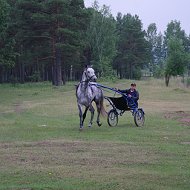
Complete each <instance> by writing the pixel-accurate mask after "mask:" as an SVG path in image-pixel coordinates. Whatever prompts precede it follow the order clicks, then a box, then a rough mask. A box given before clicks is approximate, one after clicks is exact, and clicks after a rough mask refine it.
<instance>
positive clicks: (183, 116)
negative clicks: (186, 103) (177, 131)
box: [164, 111, 190, 126]
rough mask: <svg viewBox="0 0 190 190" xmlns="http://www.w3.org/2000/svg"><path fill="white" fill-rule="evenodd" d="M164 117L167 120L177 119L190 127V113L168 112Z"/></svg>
mask: <svg viewBox="0 0 190 190" xmlns="http://www.w3.org/2000/svg"><path fill="white" fill-rule="evenodd" d="M164 117H165V118H166V119H175V120H177V121H179V122H180V123H182V124H184V125H186V126H190V112H185V111H175V112H167V113H165V114H164Z"/></svg>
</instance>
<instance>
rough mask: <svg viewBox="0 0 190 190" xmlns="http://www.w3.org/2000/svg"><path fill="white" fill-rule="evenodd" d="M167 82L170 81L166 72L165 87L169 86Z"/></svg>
mask: <svg viewBox="0 0 190 190" xmlns="http://www.w3.org/2000/svg"><path fill="white" fill-rule="evenodd" d="M169 82H170V75H169V74H166V75H165V84H166V86H167V87H168V86H169Z"/></svg>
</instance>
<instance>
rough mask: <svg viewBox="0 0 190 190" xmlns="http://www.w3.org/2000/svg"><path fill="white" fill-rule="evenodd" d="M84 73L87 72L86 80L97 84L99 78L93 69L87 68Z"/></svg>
mask: <svg viewBox="0 0 190 190" xmlns="http://www.w3.org/2000/svg"><path fill="white" fill-rule="evenodd" d="M84 72H85V76H86V79H87V80H88V81H91V82H96V79H97V77H96V75H95V71H94V69H93V68H92V67H86V68H85V71H84Z"/></svg>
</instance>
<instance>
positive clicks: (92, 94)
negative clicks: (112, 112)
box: [76, 66, 106, 129]
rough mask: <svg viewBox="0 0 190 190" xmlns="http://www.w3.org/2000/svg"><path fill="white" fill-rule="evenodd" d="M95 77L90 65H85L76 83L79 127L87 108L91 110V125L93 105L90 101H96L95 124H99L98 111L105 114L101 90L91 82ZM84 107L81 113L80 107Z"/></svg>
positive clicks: (81, 126) (90, 124)
mask: <svg viewBox="0 0 190 190" xmlns="http://www.w3.org/2000/svg"><path fill="white" fill-rule="evenodd" d="M96 79H97V77H96V75H95V72H94V69H93V68H92V67H90V66H86V68H85V69H84V71H83V74H82V79H81V81H80V83H79V84H78V85H77V88H76V97H77V104H78V109H79V117H80V129H82V128H83V123H84V120H85V118H86V113H87V111H88V109H89V111H90V112H91V119H90V122H89V125H88V126H89V127H91V126H92V122H93V118H94V107H93V106H92V102H93V101H94V102H95V103H96V107H97V112H98V115H97V121H96V122H97V124H98V126H101V123H100V113H101V115H103V116H104V115H105V113H106V112H105V109H104V106H103V100H104V96H103V92H102V90H101V89H100V88H98V87H97V86H96V85H95V84H93V83H91V82H95V81H96ZM83 106H84V107H85V111H84V113H83V111H82V107H83Z"/></svg>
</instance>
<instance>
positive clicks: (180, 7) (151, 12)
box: [84, 0, 190, 35]
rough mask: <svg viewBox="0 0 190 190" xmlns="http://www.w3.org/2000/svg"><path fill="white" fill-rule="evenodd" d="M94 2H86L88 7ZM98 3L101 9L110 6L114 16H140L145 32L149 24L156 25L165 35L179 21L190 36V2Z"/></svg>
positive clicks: (124, 0)
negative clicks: (175, 21) (169, 26)
mask: <svg viewBox="0 0 190 190" xmlns="http://www.w3.org/2000/svg"><path fill="white" fill-rule="evenodd" d="M93 2H94V0H84V3H85V6H86V7H89V6H91V5H92V3H93ZM98 3H99V6H100V7H101V6H102V5H103V4H105V5H107V6H109V7H110V10H111V13H112V15H113V16H116V15H117V13H118V12H121V13H122V14H123V15H124V14H127V13H131V15H135V14H136V15H138V16H139V19H140V20H141V21H142V23H143V28H144V29H145V30H146V29H147V27H148V25H149V24H151V23H156V26H157V32H158V33H159V32H162V34H163V33H164V31H165V30H166V28H167V24H168V23H169V22H171V21H172V20H177V21H180V23H181V28H182V29H183V30H185V32H186V34H187V35H189V34H190V0H98Z"/></svg>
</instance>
